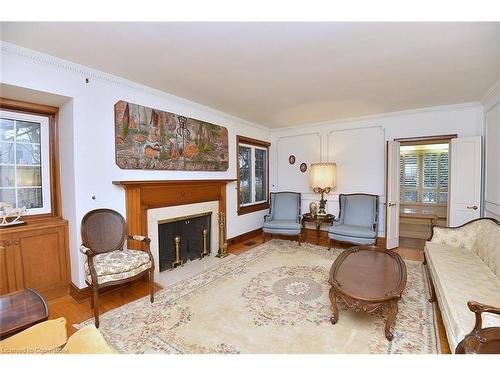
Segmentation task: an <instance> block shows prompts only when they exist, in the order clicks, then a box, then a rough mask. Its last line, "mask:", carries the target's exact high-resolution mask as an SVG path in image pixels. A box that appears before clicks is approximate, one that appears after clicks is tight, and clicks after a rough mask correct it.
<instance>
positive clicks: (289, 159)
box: [288, 155, 295, 164]
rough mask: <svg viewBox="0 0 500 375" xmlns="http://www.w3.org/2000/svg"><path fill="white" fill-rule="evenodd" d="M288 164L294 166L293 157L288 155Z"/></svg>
mask: <svg viewBox="0 0 500 375" xmlns="http://www.w3.org/2000/svg"><path fill="white" fill-rule="evenodd" d="M288 162H289V163H290V164H295V155H290V156H289V157H288Z"/></svg>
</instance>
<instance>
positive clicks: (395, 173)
mask: <svg viewBox="0 0 500 375" xmlns="http://www.w3.org/2000/svg"><path fill="white" fill-rule="evenodd" d="M399 146H400V144H399V142H391V141H387V171H386V184H385V241H386V247H387V249H394V248H395V247H398V246H399Z"/></svg>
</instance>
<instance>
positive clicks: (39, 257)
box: [0, 219, 70, 299]
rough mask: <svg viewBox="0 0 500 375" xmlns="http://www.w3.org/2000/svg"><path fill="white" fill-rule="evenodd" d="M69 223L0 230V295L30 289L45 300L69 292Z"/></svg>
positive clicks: (55, 222)
mask: <svg viewBox="0 0 500 375" xmlns="http://www.w3.org/2000/svg"><path fill="white" fill-rule="evenodd" d="M68 247H69V246H68V222H67V221H66V220H63V219H50V220H46V221H45V220H44V221H40V222H31V223H28V224H26V225H22V226H14V227H9V228H1V229H0V295H3V294H7V293H12V292H15V291H18V290H22V289H25V288H33V289H35V290H36V291H38V292H39V293H40V294H41V295H43V296H44V297H45V298H46V299H51V298H55V297H59V296H62V295H65V294H68V292H69V282H70V271H69V254H68Z"/></svg>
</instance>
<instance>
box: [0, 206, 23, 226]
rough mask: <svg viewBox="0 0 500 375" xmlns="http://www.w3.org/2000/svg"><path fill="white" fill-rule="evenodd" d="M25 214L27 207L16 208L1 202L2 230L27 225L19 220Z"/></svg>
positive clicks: (0, 224)
mask: <svg viewBox="0 0 500 375" xmlns="http://www.w3.org/2000/svg"><path fill="white" fill-rule="evenodd" d="M25 212H26V207H21V208H14V207H13V206H12V205H11V204H9V203H5V202H0V228H2V227H10V226H13V225H21V224H25V223H24V221H21V220H19V219H20V218H21V215H22V214H24V213H25Z"/></svg>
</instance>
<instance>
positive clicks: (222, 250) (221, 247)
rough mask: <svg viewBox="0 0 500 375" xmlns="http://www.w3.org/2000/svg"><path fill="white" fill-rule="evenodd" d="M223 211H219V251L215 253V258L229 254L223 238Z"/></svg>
mask: <svg viewBox="0 0 500 375" xmlns="http://www.w3.org/2000/svg"><path fill="white" fill-rule="evenodd" d="M224 227H225V222H224V213H223V212H220V213H219V252H218V253H217V255H216V257H217V258H225V257H227V256H228V255H229V253H228V252H227V242H225V239H224Z"/></svg>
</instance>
